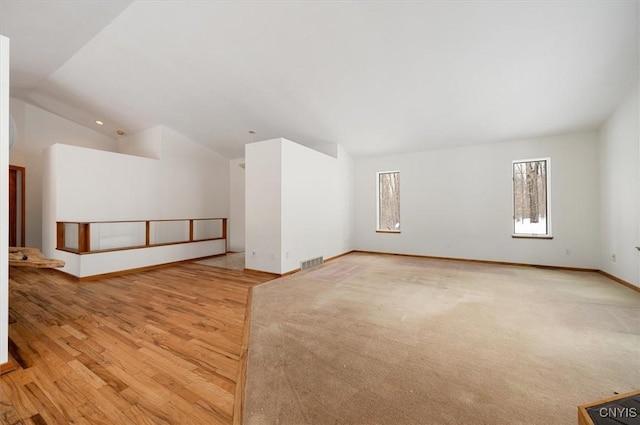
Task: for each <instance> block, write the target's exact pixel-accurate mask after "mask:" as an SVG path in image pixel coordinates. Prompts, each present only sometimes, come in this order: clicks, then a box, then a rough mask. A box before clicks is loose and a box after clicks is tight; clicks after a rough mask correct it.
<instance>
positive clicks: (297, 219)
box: [280, 140, 354, 273]
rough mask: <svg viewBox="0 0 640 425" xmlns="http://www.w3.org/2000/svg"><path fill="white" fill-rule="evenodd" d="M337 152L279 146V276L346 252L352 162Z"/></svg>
mask: <svg viewBox="0 0 640 425" xmlns="http://www.w3.org/2000/svg"><path fill="white" fill-rule="evenodd" d="M337 149H338V151H337V155H336V157H333V156H329V155H326V154H324V153H320V152H318V151H316V150H312V149H309V148H308V147H306V146H302V145H299V144H297V143H293V142H291V141H289V140H283V142H282V251H281V252H280V258H281V259H282V261H281V263H282V266H281V270H282V271H281V273H286V272H289V271H291V270H295V269H297V268H299V267H300V262H301V261H304V260H308V259H310V258H315V257H319V256H323V257H324V258H325V259H326V258H331V257H335V256H337V255H340V254H344V253H345V252H349V251H351V244H352V242H353V188H354V186H353V161H352V159H351V157H350V156H349V155H348V154H347V153H346V151H345V150H344V149H342V148H341V147H340V146H338V147H337Z"/></svg>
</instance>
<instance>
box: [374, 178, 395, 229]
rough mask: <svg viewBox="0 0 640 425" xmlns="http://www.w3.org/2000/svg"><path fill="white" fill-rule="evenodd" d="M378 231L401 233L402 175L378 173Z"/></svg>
mask: <svg viewBox="0 0 640 425" xmlns="http://www.w3.org/2000/svg"><path fill="white" fill-rule="evenodd" d="M378 230H383V231H384V230H387V231H400V173H399V172H398V171H392V172H384V173H378Z"/></svg>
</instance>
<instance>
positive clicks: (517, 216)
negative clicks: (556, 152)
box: [513, 158, 551, 237]
mask: <svg viewBox="0 0 640 425" xmlns="http://www.w3.org/2000/svg"><path fill="white" fill-rule="evenodd" d="M549 177H550V159H549V158H538V159H526V160H518V161H513V235H514V236H516V237H551V215H550V211H551V209H550V199H551V197H550V196H549V181H550V179H549Z"/></svg>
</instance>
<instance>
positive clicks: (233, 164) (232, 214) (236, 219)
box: [229, 158, 245, 252]
mask: <svg viewBox="0 0 640 425" xmlns="http://www.w3.org/2000/svg"><path fill="white" fill-rule="evenodd" d="M241 165H242V167H241ZM229 188H230V190H229V251H234V252H242V251H244V224H245V223H244V216H245V205H244V203H245V201H244V188H245V178H244V158H242V159H234V160H231V161H230V162H229Z"/></svg>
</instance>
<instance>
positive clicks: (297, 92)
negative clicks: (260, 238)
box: [0, 0, 640, 158]
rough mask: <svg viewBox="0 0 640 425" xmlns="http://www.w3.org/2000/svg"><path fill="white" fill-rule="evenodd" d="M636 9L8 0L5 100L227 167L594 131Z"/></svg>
mask: <svg viewBox="0 0 640 425" xmlns="http://www.w3.org/2000/svg"><path fill="white" fill-rule="evenodd" d="M639 13H640V12H639V5H638V1H621V2H618V1H600V2H599V1H587V2H581V1H571V2H569V1H545V2H539V1H518V2H515V1H514V2H504V1H496V2H491V1H489V2H457V1H429V2H427V1H425V2H416V1H411V2H403V1H389V2H386V1H367V2H365V1H316V2H306V1H305V2H296V1H242V2H240V1H228V2H227V1H168V0H167V1H112V0H109V1H106V0H105V1H101V0H85V1H75V0H71V1H59V0H50V1H8V0H0V34H2V35H6V36H8V37H9V38H10V39H11V90H12V92H11V94H12V96H15V97H17V98H20V99H23V100H25V101H27V102H29V103H32V104H34V105H36V106H40V107H42V108H44V109H47V110H49V111H51V112H54V113H56V114H59V115H61V116H63V117H66V118H68V119H70V120H73V121H76V122H78V123H80V124H82V125H85V126H88V127H91V128H94V129H95V130H97V131H101V132H105V133H106V134H109V135H111V136H113V137H116V134H115V132H116V130H118V129H122V130H124V131H126V132H127V133H129V134H131V133H134V132H137V131H139V130H142V129H145V128H149V127H152V126H154V125H157V124H162V125H166V126H168V127H171V128H173V129H174V130H176V131H178V132H180V133H182V134H184V135H186V136H188V137H190V138H191V139H193V140H195V141H196V142H198V143H201V144H203V145H205V146H208V147H210V148H211V149H213V150H215V151H217V152H219V153H221V154H222V155H224V156H226V157H228V158H238V157H242V156H243V154H244V144H246V143H249V142H252V141H258V140H264V139H269V138H274V137H286V138H289V139H291V140H294V141H296V142H299V143H302V144H305V145H308V146H313V145H319V144H326V143H340V144H342V145H343V146H344V147H345V148H346V149H347V151H349V152H351V153H352V154H353V155H354V156H356V157H362V156H371V155H380V154H388V153H395V152H411V151H420V150H427V149H436V148H442V147H448V146H461V145H470V144H476V143H488V142H499V141H506V140H517V139H523V138H529V137H538V136H544V135H551V134H561V133H570V132H578V131H588V130H595V129H597V128H598V127H599V126H600V125H601V124H602V123H603V121H604V120H605V119H606V118H607V117H608V116H609V114H610V113H611V112H612V111H613V109H614V108H615V106H616V105H617V104H618V103H619V102H620V101H621V100H622V98H623V97H624V96H625V94H627V93H628V92H629V91H630V90H631V89H632V88H633V87H634V86H635V85H636V84H637V82H638V71H639V70H638V63H639V47H638V46H639V36H640V34H639V31H638V27H639V16H640V15H639ZM96 119H100V120H102V121H104V122H105V125H104V126H102V127H100V126H97V125H96V124H95V120H96ZM250 131H253V132H255V134H251V133H250Z"/></svg>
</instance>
